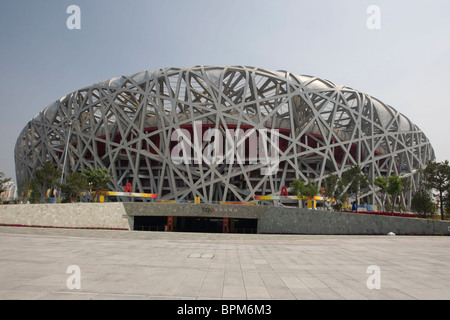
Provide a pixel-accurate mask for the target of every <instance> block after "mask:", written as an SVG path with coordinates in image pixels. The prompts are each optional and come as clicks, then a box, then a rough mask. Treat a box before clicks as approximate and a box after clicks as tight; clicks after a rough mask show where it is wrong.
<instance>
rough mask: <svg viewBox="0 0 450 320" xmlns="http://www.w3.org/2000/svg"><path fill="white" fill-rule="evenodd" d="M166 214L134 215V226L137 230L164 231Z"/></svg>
mask: <svg viewBox="0 0 450 320" xmlns="http://www.w3.org/2000/svg"><path fill="white" fill-rule="evenodd" d="M166 225H167V216H134V228H133V230H138V231H165V227H166Z"/></svg>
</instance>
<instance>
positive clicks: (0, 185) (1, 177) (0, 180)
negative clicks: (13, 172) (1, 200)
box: [0, 172, 11, 193]
mask: <svg viewBox="0 0 450 320" xmlns="http://www.w3.org/2000/svg"><path fill="white" fill-rule="evenodd" d="M9 181H11V178H5V174H4V173H3V172H0V193H2V192H3V191H5V188H4V184H5V183H7V182H9Z"/></svg>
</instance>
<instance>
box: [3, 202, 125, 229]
mask: <svg viewBox="0 0 450 320" xmlns="http://www.w3.org/2000/svg"><path fill="white" fill-rule="evenodd" d="M0 225H23V226H39V227H64V228H105V229H127V230H130V229H132V227H133V219H132V217H129V216H128V215H127V213H126V211H125V209H124V207H123V203H62V204H22V205H1V206H0Z"/></svg>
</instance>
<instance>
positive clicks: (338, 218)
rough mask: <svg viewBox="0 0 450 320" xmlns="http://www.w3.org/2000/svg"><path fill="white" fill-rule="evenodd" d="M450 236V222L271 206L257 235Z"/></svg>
mask: <svg viewBox="0 0 450 320" xmlns="http://www.w3.org/2000/svg"><path fill="white" fill-rule="evenodd" d="M388 232H393V233H395V234H445V235H449V234H450V221H438V220H428V219H418V218H402V217H389V216H379V215H370V214H360V213H350V212H329V211H320V210H307V209H296V208H286V207H281V208H280V207H268V210H267V211H266V212H265V214H264V215H263V216H262V217H261V219H260V220H259V221H258V233H300V234H387V233H388Z"/></svg>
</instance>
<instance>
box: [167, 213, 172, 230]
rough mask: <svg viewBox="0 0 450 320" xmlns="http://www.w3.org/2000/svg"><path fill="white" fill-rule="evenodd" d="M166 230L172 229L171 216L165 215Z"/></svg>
mask: <svg viewBox="0 0 450 320" xmlns="http://www.w3.org/2000/svg"><path fill="white" fill-rule="evenodd" d="M167 231H173V216H168V217H167Z"/></svg>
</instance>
